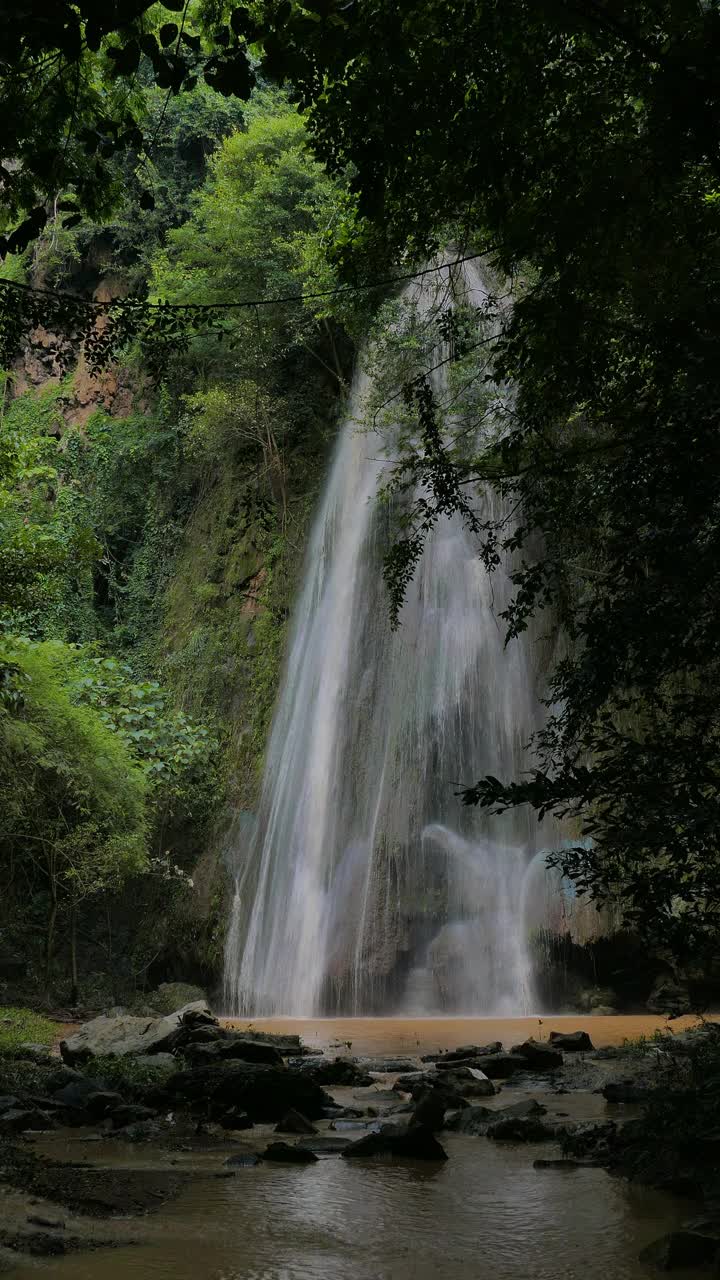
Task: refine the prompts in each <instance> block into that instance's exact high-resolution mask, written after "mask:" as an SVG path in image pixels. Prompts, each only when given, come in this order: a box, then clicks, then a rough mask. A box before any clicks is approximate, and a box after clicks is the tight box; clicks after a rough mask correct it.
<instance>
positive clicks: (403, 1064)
mask: <svg viewBox="0 0 720 1280" xmlns="http://www.w3.org/2000/svg"><path fill="white" fill-rule="evenodd" d="M358 1066H359V1067H361V1068H362V1070H363V1071H374V1072H375V1073H376V1074H385V1073H387V1072H395V1071H403V1072H407V1071H416V1070H417V1066H416V1064H415V1063H414V1062H413V1061H412V1060H411V1059H409V1058H360V1059H359V1060H358Z"/></svg>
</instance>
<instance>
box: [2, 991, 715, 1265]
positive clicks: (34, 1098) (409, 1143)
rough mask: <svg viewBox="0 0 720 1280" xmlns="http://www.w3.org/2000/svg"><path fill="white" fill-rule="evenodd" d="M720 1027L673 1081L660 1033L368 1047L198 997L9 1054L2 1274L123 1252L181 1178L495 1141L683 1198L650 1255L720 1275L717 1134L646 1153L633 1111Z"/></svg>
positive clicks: (555, 1172) (450, 1150) (673, 1089)
mask: <svg viewBox="0 0 720 1280" xmlns="http://www.w3.org/2000/svg"><path fill="white" fill-rule="evenodd" d="M715 1034H716V1033H715V1032H714V1030H713V1029H712V1027H705V1028H703V1027H701V1028H699V1029H698V1030H697V1031H694V1032H688V1033H685V1034H684V1035H681V1036H677V1037H674V1039H673V1042H672V1054H673V1056H674V1062H673V1070H674V1072H675V1074H674V1075H672V1076H671V1077H669V1076H668V1062H667V1058H668V1052H669V1051H668V1049H667V1046H665V1045H663V1044H662V1043H658V1044H652V1043H649V1044H648V1045H647V1046H646V1047H645V1049H644V1051H642V1050H640V1051H639V1050H637V1049H623V1048H606V1049H595V1048H594V1046H593V1044H592V1041H591V1039H590V1037H589V1036H588V1034H587V1032H583V1031H578V1032H574V1033H569V1034H561V1033H557V1032H551V1033H550V1038H549V1040H538V1039H534V1038H531V1039H526V1040H525V1041H524V1042H522V1043H520V1044H517V1045H513V1046H507V1047H504V1046H503V1045H502V1044H501V1043H500V1042H497V1041H495V1042H491V1043H488V1044H469V1045H462V1046H459V1047H457V1048H454V1049H451V1050H448V1051H444V1052H437V1053H434V1054H425V1055H423V1056H422V1057H417V1058H415V1057H412V1056H408V1057H402V1058H397V1057H395V1058H393V1057H390V1056H388V1055H384V1056H379V1057H375V1058H370V1057H357V1056H356V1057H350V1056H347V1055H346V1056H337V1055H336V1054H333V1053H328V1052H321V1051H318V1050H313V1049H309V1048H308V1047H307V1046H304V1045H303V1044H302V1042H301V1039H300V1037H299V1036H298V1035H291V1034H286V1035H285V1034H282V1035H281V1034H273V1033H268V1032H260V1031H238V1030H233V1029H231V1028H228V1027H225V1026H222V1025H221V1024H220V1023H219V1022H218V1020H217V1019H216V1018H215V1017H214V1016H213V1015H212V1013H211V1012H210V1010H209V1009H208V1007H207V1005H206V1004H205V1003H204V1002H196V1003H193V1004H191V1005H188V1006H186V1007H185V1008H183V1009H180V1010H177V1011H176V1012H175V1013H173V1014H171V1015H168V1016H166V1017H164V1018H148V1017H127V1016H123V1015H120V1016H107V1017H101V1018H96V1019H94V1020H93V1021H92V1022H90V1023H87V1024H85V1025H84V1026H83V1027H81V1028H80V1029H79V1030H78V1031H77V1032H75V1033H74V1034H72V1035H70V1036H69V1037H68V1038H67V1039H66V1040H64V1041H62V1042H61V1044H60V1047H59V1049H60V1052H59V1056H57V1055H52V1054H48V1053H47V1052H46V1051H43V1050H42V1049H40V1048H39V1047H36V1048H33V1047H32V1046H29V1047H25V1048H24V1049H23V1051H22V1056H21V1057H20V1058H19V1059H18V1060H17V1061H15V1062H12V1061H7V1060H5V1061H4V1063H3V1064H2V1071H3V1074H2V1077H1V1078H2V1081H3V1088H8V1083H10V1084H12V1085H13V1088H12V1091H9V1092H6V1093H4V1095H3V1096H0V1210H1V1212H0V1272H7V1273H12V1272H14V1271H19V1272H20V1273H21V1274H23V1275H24V1274H25V1271H24V1270H23V1267H24V1266H25V1265H27V1263H28V1261H29V1260H40V1259H43V1258H44V1259H49V1258H54V1257H61V1256H63V1255H66V1254H69V1253H74V1252H85V1251H93V1250H97V1249H108V1248H111V1247H118V1248H120V1247H122V1248H129V1249H132V1248H133V1247H134V1246H137V1245H138V1244H141V1243H142V1241H143V1239H144V1237H145V1235H146V1234H147V1225H148V1222H149V1221H150V1217H151V1216H152V1215H154V1214H157V1212H158V1211H159V1210H161V1209H162V1208H163V1207H164V1206H167V1205H168V1204H170V1203H171V1202H173V1201H174V1200H175V1199H177V1198H178V1197H181V1196H182V1195H183V1194H184V1193H186V1192H187V1190H188V1187H189V1186H190V1184H194V1185H195V1186H197V1185H198V1184H200V1183H208V1182H212V1183H214V1184H215V1185H217V1184H218V1183H219V1182H221V1181H227V1180H231V1179H235V1178H238V1177H246V1178H247V1177H248V1176H249V1171H252V1170H259V1169H260V1168H263V1169H268V1168H276V1169H277V1170H278V1176H280V1172H279V1171H280V1170H281V1169H282V1168H286V1169H287V1168H289V1167H290V1166H297V1165H307V1166H310V1165H316V1164H318V1162H321V1161H337V1160H339V1161H342V1162H346V1161H347V1162H353V1163H355V1162H357V1163H358V1165H362V1164H366V1163H367V1162H377V1161H381V1162H383V1163H384V1164H385V1165H388V1166H391V1167H392V1166H394V1165H396V1164H397V1165H398V1167H400V1166H403V1167H405V1166H407V1167H408V1168H410V1169H415V1170H422V1169H429V1168H431V1167H435V1166H441V1165H442V1164H444V1163H445V1162H446V1161H448V1160H453V1159H454V1158H456V1157H455V1155H454V1152H456V1151H462V1154H463V1160H464V1161H466V1162H467V1161H468V1160H471V1159H476V1160H477V1161H478V1162H483V1161H485V1162H486V1161H487V1158H488V1157H487V1152H488V1147H487V1146H486V1143H491V1144H493V1146H494V1147H496V1146H499V1145H503V1144H507V1145H508V1147H510V1146H511V1147H512V1148H513V1150H514V1151H515V1152H517V1151H518V1150H520V1151H521V1153H522V1156H521V1158H522V1159H523V1161H524V1163H525V1164H526V1165H527V1166H528V1167H529V1168H531V1169H532V1170H533V1173H534V1174H535V1175H536V1176H537V1177H538V1178H543V1177H545V1178H553V1177H554V1178H557V1177H558V1176H560V1175H566V1174H574V1173H576V1172H577V1171H579V1170H582V1169H587V1168H592V1169H598V1168H601V1169H603V1170H607V1171H608V1173H611V1174H615V1175H619V1176H626V1177H630V1178H632V1179H634V1180H635V1181H637V1182H640V1183H644V1184H648V1185H651V1186H654V1187H656V1188H660V1189H661V1190H664V1191H668V1192H672V1193H675V1194H677V1193H681V1194H682V1195H683V1196H685V1197H686V1198H687V1201H686V1207H687V1213H686V1214H685V1215H684V1218H685V1220H683V1216H682V1214H678V1215H677V1229H674V1230H672V1231H670V1232H666V1233H665V1234H664V1235H660V1234H659V1233H658V1239H657V1240H655V1241H651V1242H650V1243H649V1245H648V1246H646V1247H645V1248H644V1249H643V1250H642V1254H643V1257H642V1262H643V1264H645V1265H647V1266H648V1267H650V1268H655V1269H658V1268H659V1269H660V1270H677V1269H680V1270H681V1271H684V1270H687V1269H688V1268H690V1269H694V1268H697V1267H701V1268H704V1269H706V1270H708V1269H709V1270H711V1271H712V1270H716V1271H717V1273H718V1274H720V1196H719V1191H720V1156H718V1155H717V1151H718V1147H720V1141H719V1140H718V1135H717V1134H716V1133H709V1134H708V1135H707V1142H705V1143H704V1144H703V1145H702V1150H697V1151H696V1152H695V1155H694V1157H693V1158H689V1157H688V1153H687V1152H684V1153H682V1156H681V1157H678V1158H677V1159H674V1158H669V1157H666V1158H664V1159H656V1158H648V1152H647V1143H646V1141H645V1138H644V1133H643V1131H642V1126H641V1121H639V1119H638V1116H639V1114H640V1111H641V1108H642V1106H643V1104H646V1103H648V1102H653V1103H657V1102H658V1101H662V1100H663V1099H667V1100H668V1101H669V1102H672V1099H673V1096H674V1094H675V1093H682V1087H681V1086H680V1085H672V1084H670V1085H669V1084H668V1079H671V1080H673V1079H679V1077H678V1076H677V1071H678V1070H679V1071H680V1072H682V1061H683V1054H684V1052H685V1050H686V1048H688V1047H692V1046H693V1045H697V1043H698V1037H700V1038H702V1037H709V1038H711V1039H713V1040H714V1038H715ZM678 1064H680V1065H679V1066H678ZM638 1126H640V1127H638ZM460 1140H464V1142H465V1145H461V1146H460V1147H459V1146H458V1142H460ZM481 1140H482V1141H481ZM473 1153H476V1155H474V1154H473ZM603 1176H607V1174H603ZM638 1252H640V1251H638ZM39 1265H42V1264H39ZM238 1274H241V1273H238ZM247 1274H248V1275H249V1274H255V1273H251V1272H250V1271H248V1273H247ZM268 1274H269V1273H268ZM278 1274H280V1273H278ZM288 1274H292V1273H288ZM298 1274H303V1275H304V1274H305V1272H304V1271H303V1272H302V1273H301V1272H298ZM408 1274H413V1273H412V1272H408ZM558 1274H560V1273H558ZM563 1274H564V1273H563ZM567 1274H575V1273H574V1272H572V1273H570V1272H568V1273H567Z"/></svg>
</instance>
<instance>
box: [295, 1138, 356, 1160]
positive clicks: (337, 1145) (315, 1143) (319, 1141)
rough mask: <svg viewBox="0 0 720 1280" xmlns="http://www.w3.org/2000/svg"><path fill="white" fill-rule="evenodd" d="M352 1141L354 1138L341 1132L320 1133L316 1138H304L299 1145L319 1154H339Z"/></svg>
mask: <svg viewBox="0 0 720 1280" xmlns="http://www.w3.org/2000/svg"><path fill="white" fill-rule="evenodd" d="M351 1142H352V1138H347V1137H343V1135H342V1134H340V1133H337V1134H335V1133H319V1134H318V1136H317V1137H316V1138H311V1137H310V1138H302V1139H301V1141H300V1142H299V1143H298V1144H297V1145H298V1146H299V1147H302V1148H303V1149H304V1150H305V1151H314V1152H315V1153H316V1154H317V1155H321V1156H339V1155H342V1153H343V1151H344V1150H345V1148H346V1147H347V1146H349V1144H350V1143H351Z"/></svg>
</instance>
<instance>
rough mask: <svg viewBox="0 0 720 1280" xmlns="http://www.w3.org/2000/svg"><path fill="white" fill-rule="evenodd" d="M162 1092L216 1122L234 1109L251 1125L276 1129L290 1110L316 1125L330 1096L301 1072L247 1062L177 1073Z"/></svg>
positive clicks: (173, 1100) (170, 1100) (328, 1103)
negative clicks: (269, 1125) (205, 1111)
mask: <svg viewBox="0 0 720 1280" xmlns="http://www.w3.org/2000/svg"><path fill="white" fill-rule="evenodd" d="M165 1093H166V1096H167V1099H168V1101H169V1102H170V1104H171V1105H172V1103H173V1102H186V1103H190V1104H191V1105H195V1106H202V1107H203V1108H208V1107H209V1109H210V1112H211V1114H212V1115H213V1117H214V1118H218V1119H219V1118H220V1117H221V1116H222V1115H223V1114H225V1112H227V1111H228V1110H229V1109H230V1108H231V1107H235V1108H237V1109H238V1110H240V1111H246V1112H247V1114H248V1115H249V1116H250V1118H251V1120H253V1121H255V1122H257V1121H260V1122H265V1121H266V1122H273V1123H275V1124H277V1122H278V1121H279V1120H281V1119H282V1117H283V1116H284V1115H285V1114H286V1113H287V1112H288V1111H289V1110H290V1109H291V1108H293V1109H295V1110H296V1111H299V1112H300V1113H301V1114H302V1115H304V1116H307V1117H308V1119H310V1120H317V1119H319V1118H320V1116H322V1114H323V1110H324V1108H325V1107H328V1106H331V1105H332V1098H331V1097H330V1096H329V1094H327V1093H325V1090H324V1089H322V1088H321V1087H320V1085H319V1084H317V1082H316V1081H315V1080H313V1079H311V1078H309V1077H308V1076H306V1074H305V1073H304V1072H298V1071H288V1070H287V1069H286V1068H285V1067H269V1066H265V1065H264V1064H262V1063H249V1062H218V1063H216V1064H214V1065H212V1066H208V1067H202V1068H201V1069H200V1070H198V1071H179V1072H177V1073H176V1074H175V1075H174V1076H171V1077H170V1079H169V1080H168V1082H167V1086H166V1090H165Z"/></svg>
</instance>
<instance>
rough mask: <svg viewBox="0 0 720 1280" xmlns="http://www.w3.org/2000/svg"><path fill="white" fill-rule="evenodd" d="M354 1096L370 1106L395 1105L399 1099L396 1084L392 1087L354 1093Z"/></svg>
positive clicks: (358, 1100)
mask: <svg viewBox="0 0 720 1280" xmlns="http://www.w3.org/2000/svg"><path fill="white" fill-rule="evenodd" d="M353 1098H354V1099H355V1100H356V1101H357V1102H364V1103H365V1104H366V1106H368V1107H385V1106H395V1105H396V1104H397V1103H398V1101H399V1099H398V1096H397V1093H396V1092H395V1086H394V1085H393V1088H392V1089H368V1091H367V1093H354V1094H353Z"/></svg>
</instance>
